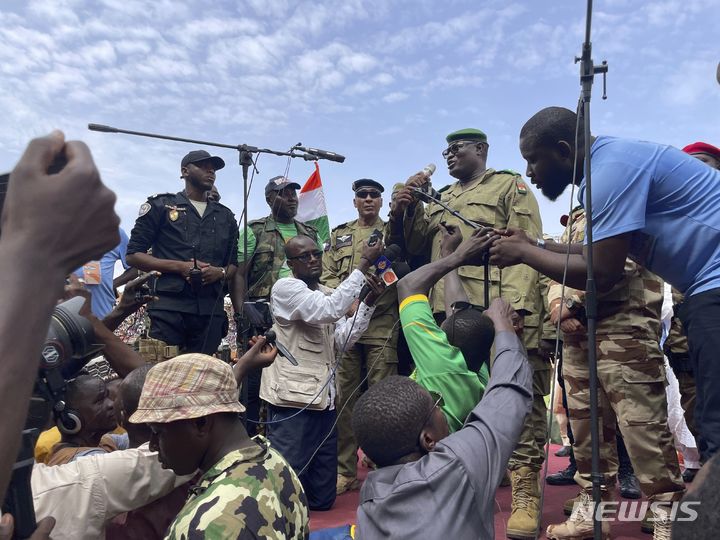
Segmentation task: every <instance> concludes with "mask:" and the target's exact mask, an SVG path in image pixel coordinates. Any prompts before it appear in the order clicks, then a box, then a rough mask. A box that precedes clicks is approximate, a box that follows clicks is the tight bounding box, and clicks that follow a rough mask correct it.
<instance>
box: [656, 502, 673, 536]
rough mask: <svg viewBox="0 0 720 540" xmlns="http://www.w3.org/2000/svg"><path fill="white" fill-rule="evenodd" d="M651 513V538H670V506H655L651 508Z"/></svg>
mask: <svg viewBox="0 0 720 540" xmlns="http://www.w3.org/2000/svg"><path fill="white" fill-rule="evenodd" d="M653 514H654V516H653V517H654V521H653V540H670V538H671V533H672V520H671V519H670V508H669V507H668V508H664V507H661V508H657V509H656V510H653Z"/></svg>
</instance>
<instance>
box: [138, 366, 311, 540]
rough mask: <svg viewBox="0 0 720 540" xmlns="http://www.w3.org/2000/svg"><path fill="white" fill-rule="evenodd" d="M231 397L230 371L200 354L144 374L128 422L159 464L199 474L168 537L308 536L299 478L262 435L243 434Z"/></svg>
mask: <svg viewBox="0 0 720 540" xmlns="http://www.w3.org/2000/svg"><path fill="white" fill-rule="evenodd" d="M237 395H238V388H237V383H236V382H235V378H234V375H233V372H232V369H231V368H230V366H228V365H227V364H226V363H224V362H222V361H221V360H218V359H216V358H212V357H210V356H206V355H201V354H186V355H181V356H178V357H176V358H174V359H172V360H168V361H166V362H162V363H160V364H157V365H156V366H154V367H153V368H152V369H151V370H150V371H149V372H148V374H147V378H146V379H145V384H144V385H143V390H142V394H141V395H140V401H139V404H138V408H137V411H136V412H135V413H134V414H133V415H132V416H131V417H130V422H132V423H135V424H140V423H146V424H150V426H151V430H152V432H153V435H152V437H151V439H150V447H151V448H152V449H153V450H157V451H158V452H159V454H158V459H159V460H160V461H161V462H162V463H163V465H164V466H166V467H168V468H170V469H173V470H174V471H175V472H176V473H177V474H190V473H192V472H193V471H194V470H196V469H198V468H200V470H201V471H202V473H203V476H202V478H201V479H200V481H199V482H198V484H197V485H196V486H195V487H193V488H192V489H191V490H190V495H189V497H188V500H187V502H186V503H185V506H184V507H183V508H182V510H180V513H179V514H178V515H177V517H176V518H175V521H173V523H172V524H171V525H170V528H169V530H168V533H167V536H166V538H167V539H170V540H181V539H182V540H188V539H190V538H263V539H273V540H281V539H282V540H290V539H293V540H294V539H298V540H299V539H306V538H308V536H309V529H308V508H307V501H306V498H305V493H304V492H303V489H302V485H301V484H300V480H299V479H298V477H297V475H296V474H295V472H294V471H293V470H292V469H291V468H290V466H289V465H288V464H287V462H286V461H285V459H284V458H283V457H282V456H281V455H280V454H279V453H278V452H277V451H275V450H273V449H272V448H271V447H270V445H269V443H268V441H267V440H266V439H265V438H263V437H261V436H257V437H255V438H253V439H250V438H249V437H248V434H247V432H246V431H245V428H244V427H243V425H242V423H241V422H240V419H239V418H238V416H237V414H238V413H240V412H243V411H244V410H245V408H244V407H243V406H242V405H241V404H240V403H239V402H238V400H237ZM222 413H225V414H222ZM228 413H230V414H228ZM195 419H203V420H204V422H202V423H200V422H197V421H193V420H195ZM228 445H231V446H230V447H232V448H234V449H233V450H231V451H229V452H228V451H227V450H226V449H227V448H228Z"/></svg>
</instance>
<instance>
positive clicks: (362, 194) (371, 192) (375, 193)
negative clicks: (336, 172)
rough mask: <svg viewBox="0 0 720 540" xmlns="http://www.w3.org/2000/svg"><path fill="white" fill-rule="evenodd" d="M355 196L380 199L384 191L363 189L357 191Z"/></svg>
mask: <svg viewBox="0 0 720 540" xmlns="http://www.w3.org/2000/svg"><path fill="white" fill-rule="evenodd" d="M355 196H356V197H357V198H358V199H367V198H368V197H370V198H371V199H379V198H380V197H382V193H380V192H379V191H375V190H362V191H356V192H355Z"/></svg>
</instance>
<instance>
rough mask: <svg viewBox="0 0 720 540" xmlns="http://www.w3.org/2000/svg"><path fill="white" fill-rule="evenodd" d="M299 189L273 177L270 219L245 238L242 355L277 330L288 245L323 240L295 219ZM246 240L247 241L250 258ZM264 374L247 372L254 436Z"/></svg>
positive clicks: (236, 303) (238, 312)
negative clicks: (276, 292)
mask: <svg viewBox="0 0 720 540" xmlns="http://www.w3.org/2000/svg"><path fill="white" fill-rule="evenodd" d="M298 189H300V184H298V183H297V182H292V181H290V180H289V179H288V178H285V177H284V176H275V177H274V178H271V179H270V180H269V181H268V183H267V185H266V186H265V201H266V202H267V203H268V206H269V207H270V215H269V216H266V217H264V218H261V219H254V220H252V221H250V222H249V223H248V229H249V230H248V231H247V232H245V233H243V234H241V235H240V240H239V242H238V259H239V261H240V264H239V266H238V271H237V274H236V275H235V277H234V279H233V282H232V289H231V290H232V291H233V294H232V296H231V298H232V301H233V308H234V309H235V323H236V325H237V340H238V345H239V347H240V351H241V354H242V352H245V351H247V350H248V349H249V340H250V338H251V337H252V336H256V335H262V334H264V333H265V332H266V331H267V330H268V329H269V328H270V327H271V326H272V316H271V315H270V304H269V302H270V290H271V289H272V286H273V285H274V284H275V282H276V281H277V280H278V279H280V278H283V277H288V276H291V275H292V274H291V272H290V267H289V266H288V264H287V259H286V257H285V244H286V243H287V242H288V241H289V240H291V239H292V238H295V237H296V236H298V235H301V236H307V237H309V238H312V239H313V240H314V241H316V242H317V241H318V235H317V231H316V230H315V228H314V227H312V226H311V225H307V224H305V223H301V222H299V221H297V220H296V219H295V216H296V215H297V209H298V196H297V190H298ZM243 236H246V237H247V253H245V241H244V238H243ZM260 375H261V373H260V371H259V370H253V371H251V372H249V373H248V375H247V383H246V384H245V387H246V389H247V390H246V391H247V397H246V398H245V396H243V403H244V405H245V407H246V409H247V419H248V420H250V421H251V423H249V424H248V426H247V428H248V433H250V434H251V435H253V434H254V433H256V426H255V424H253V423H252V422H257V421H258V420H259V417H260V398H259V397H258V393H259V391H260Z"/></svg>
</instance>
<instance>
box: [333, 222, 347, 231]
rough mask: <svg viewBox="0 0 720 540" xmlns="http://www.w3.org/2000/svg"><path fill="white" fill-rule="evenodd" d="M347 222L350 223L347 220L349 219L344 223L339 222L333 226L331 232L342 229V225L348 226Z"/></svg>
mask: <svg viewBox="0 0 720 540" xmlns="http://www.w3.org/2000/svg"><path fill="white" fill-rule="evenodd" d="M348 223H350V222H349V221H346V222H345V223H341V224H340V225H338V226H337V227H333V228H332V232H335V231H337V230H338V229H342V228H343V227H347V226H348Z"/></svg>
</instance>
